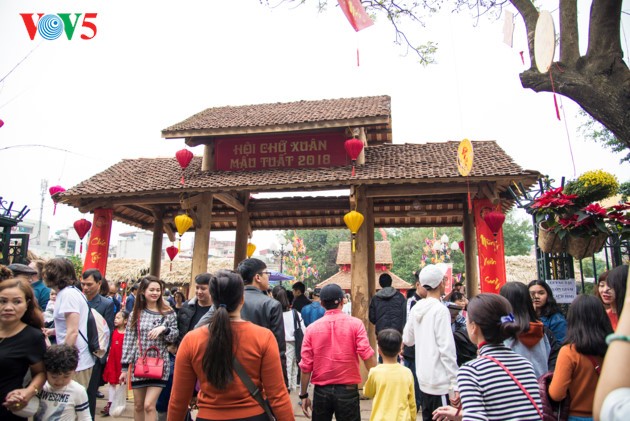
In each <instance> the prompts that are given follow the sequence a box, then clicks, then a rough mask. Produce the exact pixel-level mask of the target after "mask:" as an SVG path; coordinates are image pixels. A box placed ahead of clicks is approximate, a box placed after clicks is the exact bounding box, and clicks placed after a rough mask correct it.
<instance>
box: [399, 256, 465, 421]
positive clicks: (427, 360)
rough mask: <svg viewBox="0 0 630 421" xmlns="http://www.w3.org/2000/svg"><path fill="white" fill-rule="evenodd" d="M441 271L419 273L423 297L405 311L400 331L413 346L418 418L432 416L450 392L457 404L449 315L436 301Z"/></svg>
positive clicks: (431, 267)
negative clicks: (417, 389)
mask: <svg viewBox="0 0 630 421" xmlns="http://www.w3.org/2000/svg"><path fill="white" fill-rule="evenodd" d="M444 275H445V274H444V271H443V270H442V269H440V267H438V266H436V265H427V266H425V267H424V268H423V269H422V271H421V272H420V276H419V281H420V285H422V286H423V287H424V289H426V291H427V297H426V298H425V299H424V300H420V301H418V302H417V303H416V305H414V306H413V308H412V309H411V311H410V312H409V317H408V319H407V324H406V325H405V329H404V331H403V342H404V343H405V345H407V346H412V345H417V346H416V375H417V377H418V385H419V386H420V406H421V407H422V419H423V420H425V421H429V420H432V419H433V411H435V410H436V409H437V408H439V407H441V406H445V405H448V404H449V393H453V396H454V399H453V402H452V403H454V404H458V403H459V393H458V392H457V391H456V385H457V369H458V368H457V357H456V350H455V340H454V339H453V332H452V331H451V315H450V313H449V311H448V309H447V308H446V307H445V306H444V304H442V302H441V301H440V297H441V296H442V295H443V294H444Z"/></svg>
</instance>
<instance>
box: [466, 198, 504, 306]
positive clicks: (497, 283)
mask: <svg viewBox="0 0 630 421" xmlns="http://www.w3.org/2000/svg"><path fill="white" fill-rule="evenodd" d="M495 208H496V206H494V205H493V204H492V203H491V202H490V201H489V200H488V199H480V200H474V201H473V210H474V212H475V228H476V231H477V251H478V255H479V282H480V284H481V292H492V293H496V294H498V293H499V290H500V289H501V287H502V286H503V285H505V250H504V247H503V229H501V230H500V231H499V233H498V234H497V235H496V236H495V235H494V234H492V231H491V230H490V228H489V227H488V225H487V224H486V221H484V220H483V216H484V215H485V213H486V212H491V211H493V210H494V209H495Z"/></svg>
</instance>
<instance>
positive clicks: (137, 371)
mask: <svg viewBox="0 0 630 421" xmlns="http://www.w3.org/2000/svg"><path fill="white" fill-rule="evenodd" d="M136 329H137V332H138V350H139V351H140V357H138V359H137V360H136V363H135V364H134V366H133V376H134V377H135V378H138V379H157V380H161V379H162V375H163V374H164V359H163V358H161V357H160V350H159V349H158V348H157V347H156V346H151V347H149V349H147V350H146V351H144V354H143V353H142V344H141V341H140V317H138V322H137V324H136ZM150 351H155V353H156V355H157V356H156V357H149V356H148V355H147V354H148V353H149V352H150Z"/></svg>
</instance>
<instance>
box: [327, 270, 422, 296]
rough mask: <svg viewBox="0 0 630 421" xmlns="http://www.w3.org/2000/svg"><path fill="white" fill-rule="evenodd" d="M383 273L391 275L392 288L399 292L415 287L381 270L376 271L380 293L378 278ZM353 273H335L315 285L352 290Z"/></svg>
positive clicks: (375, 278)
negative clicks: (337, 286) (335, 286)
mask: <svg viewBox="0 0 630 421" xmlns="http://www.w3.org/2000/svg"><path fill="white" fill-rule="evenodd" d="M383 273H389V274H390V275H391V277H392V286H393V287H394V288H396V289H398V290H405V291H406V290H407V289H409V288H411V287H412V286H413V285H411V284H410V283H409V282H407V281H405V280H404V279H402V278H400V277H398V276H396V274H394V273H392V272H390V271H388V270H385V271H380V270H376V271H374V283H375V285H376V290H377V291H378V290H379V289H381V286H380V285H379V283H378V278H379V277H380V276H381V275H382V274H383ZM351 281H352V273H351V271H347V272H344V271H339V272H337V273H335V274H334V275H333V276H331V277H330V278H328V279H326V280H325V281H322V282H320V283H319V284H317V285H315V287H316V288H323V287H325V286H326V285H329V284H337V285H339V286H340V287H341V289H343V290H348V291H349V290H350V287H351V284H352V282H351Z"/></svg>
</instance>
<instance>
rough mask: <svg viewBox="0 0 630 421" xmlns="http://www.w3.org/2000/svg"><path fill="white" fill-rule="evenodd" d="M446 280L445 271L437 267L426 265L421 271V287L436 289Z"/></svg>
mask: <svg viewBox="0 0 630 421" xmlns="http://www.w3.org/2000/svg"><path fill="white" fill-rule="evenodd" d="M443 278H444V270H442V269H440V267H439V266H437V265H426V266H425V267H424V268H422V271H420V285H422V286H423V287H425V288H426V287H429V288H431V289H435V288H437V287H438V285H440V282H442V279H443Z"/></svg>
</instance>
